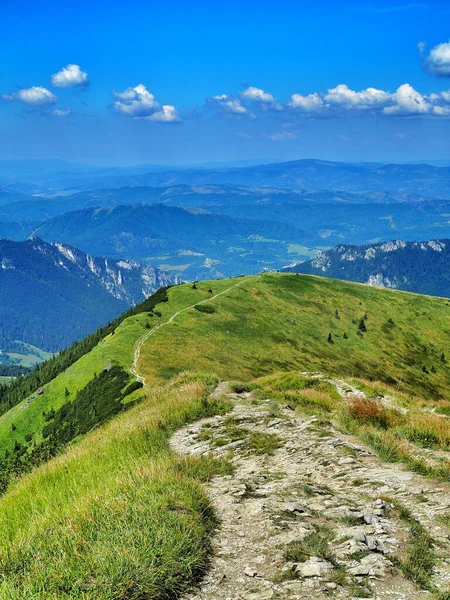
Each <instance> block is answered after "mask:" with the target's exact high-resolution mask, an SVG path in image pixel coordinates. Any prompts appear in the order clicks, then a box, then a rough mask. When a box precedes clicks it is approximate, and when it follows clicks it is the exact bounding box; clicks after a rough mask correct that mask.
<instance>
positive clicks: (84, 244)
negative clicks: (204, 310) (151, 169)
mask: <svg viewBox="0 0 450 600" xmlns="http://www.w3.org/2000/svg"><path fill="white" fill-rule="evenodd" d="M34 233H35V234H36V235H37V236H39V237H40V238H42V239H44V240H46V241H48V242H56V241H59V242H63V243H66V244H71V245H73V246H76V247H77V248H80V249H82V250H83V251H85V252H88V253H90V254H93V255H99V254H100V255H106V256H111V257H114V258H116V259H119V258H132V259H135V260H140V261H145V262H151V263H154V264H156V265H158V266H159V267H160V268H161V269H163V270H168V271H170V272H172V273H174V274H175V275H181V274H182V276H183V278H186V279H200V278H205V277H207V276H209V277H221V276H230V275H239V274H242V273H246V272H250V273H255V272H259V271H261V270H262V269H273V268H277V267H278V266H281V265H282V264H286V261H289V257H290V253H289V250H290V245H294V244H303V245H307V244H308V243H309V242H310V241H311V238H310V236H308V235H307V234H306V233H304V232H303V231H302V230H300V229H297V228H296V227H294V226H293V225H290V224H288V223H281V222H277V221H262V220H256V219H236V218H234V217H230V216H225V215H221V214H214V213H211V212H208V211H205V210H203V209H201V208H177V207H169V206H163V205H130V206H115V207H112V208H90V209H85V210H81V211H76V212H71V213H66V214H64V215H61V216H59V217H55V218H54V219H51V220H49V221H47V222H45V223H44V224H43V225H41V226H40V227H38V228H37V229H36V230H35V232H34ZM283 261H284V263H283Z"/></svg>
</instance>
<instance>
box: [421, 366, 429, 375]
mask: <svg viewBox="0 0 450 600" xmlns="http://www.w3.org/2000/svg"><path fill="white" fill-rule="evenodd" d="M422 371H423V372H424V373H426V374H427V375H428V373H429V370H428V369H427V368H426V366H425V365H423V367H422Z"/></svg>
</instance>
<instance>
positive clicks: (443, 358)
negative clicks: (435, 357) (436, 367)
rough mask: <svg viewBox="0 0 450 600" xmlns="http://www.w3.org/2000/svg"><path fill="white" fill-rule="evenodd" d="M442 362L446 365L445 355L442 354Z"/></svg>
mask: <svg viewBox="0 0 450 600" xmlns="http://www.w3.org/2000/svg"><path fill="white" fill-rule="evenodd" d="M441 362H442V363H445V354H444V353H442V354H441Z"/></svg>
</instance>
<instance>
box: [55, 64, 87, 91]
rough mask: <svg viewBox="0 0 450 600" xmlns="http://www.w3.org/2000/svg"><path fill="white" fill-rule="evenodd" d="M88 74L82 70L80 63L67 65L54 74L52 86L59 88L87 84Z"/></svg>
mask: <svg viewBox="0 0 450 600" xmlns="http://www.w3.org/2000/svg"><path fill="white" fill-rule="evenodd" d="M87 84H88V74H87V73H86V72H85V71H82V70H81V69H80V67H79V66H78V65H67V67H64V68H63V69H61V71H59V72H58V73H55V74H54V75H52V86H53V87H59V88H72V87H76V86H77V85H82V86H84V85H87Z"/></svg>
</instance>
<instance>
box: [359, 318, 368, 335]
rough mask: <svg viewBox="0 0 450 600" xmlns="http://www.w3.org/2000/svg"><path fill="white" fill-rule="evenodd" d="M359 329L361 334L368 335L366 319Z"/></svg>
mask: <svg viewBox="0 0 450 600" xmlns="http://www.w3.org/2000/svg"><path fill="white" fill-rule="evenodd" d="M358 329H359V331H360V332H361V333H366V331H367V327H366V322H365V321H364V318H363V319H361V321H360V322H359V325H358Z"/></svg>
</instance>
